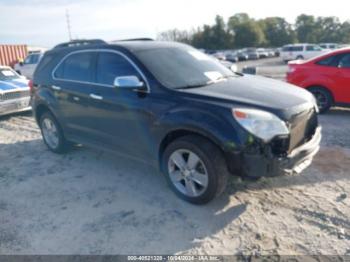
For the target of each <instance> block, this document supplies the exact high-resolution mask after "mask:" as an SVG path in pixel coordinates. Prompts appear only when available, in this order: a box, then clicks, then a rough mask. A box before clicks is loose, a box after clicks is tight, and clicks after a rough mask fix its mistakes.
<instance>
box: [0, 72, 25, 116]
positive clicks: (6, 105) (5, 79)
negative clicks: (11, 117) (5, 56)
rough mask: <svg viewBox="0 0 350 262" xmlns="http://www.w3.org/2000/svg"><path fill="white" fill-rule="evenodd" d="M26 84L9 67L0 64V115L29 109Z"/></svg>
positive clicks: (21, 77)
mask: <svg viewBox="0 0 350 262" xmlns="http://www.w3.org/2000/svg"><path fill="white" fill-rule="evenodd" d="M28 84H29V81H28V80H27V79H26V78H25V77H23V76H20V75H19V74H17V73H16V72H15V71H14V70H12V69H11V68H10V67H8V66H0V116H1V115H6V114H10V113H15V112H21V111H27V110H30V109H31V107H30V105H29V101H30V92H29V85H28Z"/></svg>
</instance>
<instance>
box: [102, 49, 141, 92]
mask: <svg viewBox="0 0 350 262" xmlns="http://www.w3.org/2000/svg"><path fill="white" fill-rule="evenodd" d="M119 76H137V77H138V78H139V79H141V78H140V75H139V73H138V72H137V70H136V69H135V68H134V67H133V65H132V64H131V63H130V62H129V61H128V60H127V59H126V58H124V57H123V56H121V55H119V54H115V53H111V52H100V53H99V54H98V57H97V75H96V82H97V83H99V84H104V85H110V86H113V82H114V79H115V78H116V77H119Z"/></svg>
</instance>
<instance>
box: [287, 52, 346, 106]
mask: <svg viewBox="0 0 350 262" xmlns="http://www.w3.org/2000/svg"><path fill="white" fill-rule="evenodd" d="M288 67H289V69H288V73H287V81H288V82H289V83H292V84H295V85H297V86H300V87H303V88H306V89H307V90H309V91H310V92H311V93H313V94H314V96H315V98H316V100H317V105H318V107H319V109H320V112H326V111H327V110H328V109H329V108H330V107H332V106H335V105H340V106H350V48H345V49H338V50H335V51H333V52H330V53H327V54H325V55H321V56H318V57H316V58H313V59H311V60H308V61H294V62H289V64H288Z"/></svg>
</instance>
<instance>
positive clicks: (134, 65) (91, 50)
mask: <svg viewBox="0 0 350 262" xmlns="http://www.w3.org/2000/svg"><path fill="white" fill-rule="evenodd" d="M98 52H106V53H115V54H117V55H120V56H122V57H124V58H125V59H126V60H127V61H128V62H129V63H130V64H131V65H132V67H134V69H135V70H136V71H137V72H138V73H139V74H140V75H141V77H142V80H143V81H144V82H145V84H146V87H147V90H146V91H143V92H145V93H150V92H151V89H150V85H149V82H148V80H147V78H146V76H145V75H144V74H143V73H142V71H141V69H140V68H139V67H138V66H137V65H136V64H135V63H134V62H133V61H132V60H131V59H130V58H129V57H128V56H127V55H125V54H124V53H122V52H120V51H117V50H113V49H85V50H79V51H73V52H70V53H69V54H67V55H65V56H64V57H63V58H62V59H61V61H60V62H59V63H58V64H57V65H56V66H55V68H54V69H53V70H52V73H51V77H52V79H54V80H59V81H65V82H73V83H80V84H90V85H95V86H104V87H111V88H114V86H113V85H106V84H99V83H94V82H89V81H78V80H69V79H63V78H57V77H55V72H56V70H57V69H58V67H59V66H60V65H61V64H62V63H63V62H64V61H65V60H66V59H67V58H68V57H69V56H71V55H73V54H78V53H98ZM134 91H135V90H134ZM137 91H139V90H137Z"/></svg>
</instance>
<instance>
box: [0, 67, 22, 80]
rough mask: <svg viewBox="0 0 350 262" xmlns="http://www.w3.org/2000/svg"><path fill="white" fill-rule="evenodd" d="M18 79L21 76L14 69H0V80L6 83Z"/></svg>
mask: <svg viewBox="0 0 350 262" xmlns="http://www.w3.org/2000/svg"><path fill="white" fill-rule="evenodd" d="M17 78H19V76H18V75H17V73H16V72H15V71H13V70H12V69H10V68H0V80H2V81H6V80H12V79H17Z"/></svg>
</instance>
